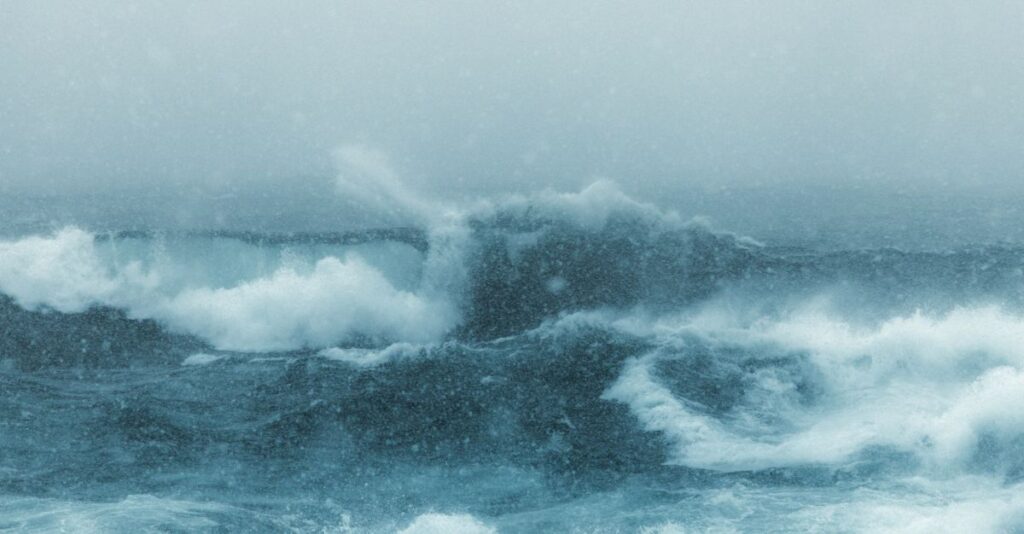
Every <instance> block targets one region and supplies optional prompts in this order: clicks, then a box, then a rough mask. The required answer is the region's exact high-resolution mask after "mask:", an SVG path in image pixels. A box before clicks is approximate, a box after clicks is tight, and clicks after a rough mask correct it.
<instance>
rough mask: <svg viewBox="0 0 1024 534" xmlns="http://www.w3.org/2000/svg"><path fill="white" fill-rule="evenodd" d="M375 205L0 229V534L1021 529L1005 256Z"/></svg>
mask: <svg viewBox="0 0 1024 534" xmlns="http://www.w3.org/2000/svg"><path fill="white" fill-rule="evenodd" d="M391 193H395V191H391ZM367 198H370V197H367ZM374 198H378V199H380V198H381V197H379V196H378V197H374ZM386 200H388V201H389V202H395V203H398V204H400V205H401V208H402V209H403V210H405V211H407V212H414V213H417V214H418V216H417V217H414V218H412V219H410V220H411V221H413V222H412V223H410V224H408V225H405V226H395V227H382V228H377V227H367V228H355V229H346V230H338V231H329V230H324V231H302V232H296V231H277V232H275V231H273V229H271V230H267V229H265V228H261V229H258V230H246V229H236V230H223V229H216V230H203V229H190V230H161V229H152V228H141V229H140V228H95V227H93V228H90V227H88V226H87V225H57V226H52V225H51V226H50V227H45V226H46V225H45V224H44V225H43V226H44V227H35V226H34V227H28V226H26V227H21V228H18V227H15V226H10V225H8V227H7V228H6V229H5V234H4V236H3V238H2V239H0V391H2V394H0V531H3V532H126V533H134V532H403V533H426V532H437V533H441V532H445V533H447V532H452V533H458V532H465V533H494V532H500V533H516V532H645V533H666V534H667V533H679V532H761V531H765V532H830V533H831V532H921V533H931V532H979V533H980V532H1019V531H1022V530H1024V343H1022V340H1024V315H1022V312H1024V247H1021V246H1018V245H1011V244H1004V245H1000V244H985V245H971V244H964V245H962V246H960V245H958V246H956V247H947V248H942V249H938V248H934V247H933V248H927V247H925V248H920V249H909V248H898V247H859V246H857V247H848V246H842V244H841V243H829V242H827V240H822V241H819V242H818V243H816V244H813V245H807V244H804V245H797V244H791V243H790V244H785V243H778V242H773V241H772V240H771V239H767V238H770V237H771V236H767V238H766V236H757V235H755V236H745V235H742V234H738V233H734V232H730V231H729V229H728V228H719V227H717V226H716V225H714V224H711V223H708V222H706V221H703V220H701V219H694V218H692V217H691V216H690V215H688V214H680V213H678V212H675V211H670V210H665V209H661V208H658V207H655V206H654V205H651V204H647V203H644V202H640V201H637V200H634V199H632V198H630V197H629V196H627V195H626V194H624V193H622V192H620V190H619V189H618V188H617V187H616V186H614V185H613V184H611V183H609V182H598V183H595V184H594V185H592V186H590V187H587V188H585V189H583V190H582V191H579V192H575V193H555V192H551V191H546V192H539V193H531V194H522V195H507V196H504V197H501V198H496V199H492V200H488V201H481V202H476V203H472V204H471V205H465V206H460V207H459V208H458V209H454V208H446V207H439V206H433V205H424V204H421V203H419V202H418V201H417V199H414V198H412V199H410V198H402V197H401V195H397V194H392V195H391V196H390V197H387V199H386ZM12 224H13V223H12Z"/></svg>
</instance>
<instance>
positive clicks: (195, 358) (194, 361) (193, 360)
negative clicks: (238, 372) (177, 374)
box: [181, 352, 225, 366]
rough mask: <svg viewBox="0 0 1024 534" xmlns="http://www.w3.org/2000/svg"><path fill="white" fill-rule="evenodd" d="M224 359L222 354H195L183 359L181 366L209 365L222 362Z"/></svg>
mask: <svg viewBox="0 0 1024 534" xmlns="http://www.w3.org/2000/svg"><path fill="white" fill-rule="evenodd" d="M224 358H225V356H224V355H222V354H207V353H205V352H197V353H195V354H193V355H191V356H189V357H188V358H185V360H184V361H183V362H181V365H190V366H194V365H209V364H211V363H213V362H216V361H219V360H223V359H224Z"/></svg>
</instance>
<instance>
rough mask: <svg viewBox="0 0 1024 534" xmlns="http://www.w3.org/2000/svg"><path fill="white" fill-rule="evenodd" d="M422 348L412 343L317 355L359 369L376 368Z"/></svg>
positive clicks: (325, 351)
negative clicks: (378, 348)
mask: <svg viewBox="0 0 1024 534" xmlns="http://www.w3.org/2000/svg"><path fill="white" fill-rule="evenodd" d="M419 348H420V347H419V346H418V345H413V344H411V343H394V344H391V345H389V346H387V347H386V348H384V349H380V350H376V349H360V348H345V349H343V348H338V347H331V348H328V349H324V350H321V351H320V352H319V353H317V354H318V355H319V356H320V357H322V358H327V359H329V360H335V361H339V362H346V363H351V364H353V365H356V366H359V367H374V366H376V365H380V364H382V363H386V362H389V361H391V360H393V359H395V358H398V357H401V356H402V355H405V354H410V353H415V352H416V351H417V350H418V349H419Z"/></svg>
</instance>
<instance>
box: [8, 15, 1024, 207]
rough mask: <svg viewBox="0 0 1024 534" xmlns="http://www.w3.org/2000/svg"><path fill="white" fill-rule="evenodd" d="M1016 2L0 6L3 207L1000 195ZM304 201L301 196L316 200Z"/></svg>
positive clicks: (1020, 66) (1015, 102) (1010, 175)
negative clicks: (104, 201)
mask: <svg viewBox="0 0 1024 534" xmlns="http://www.w3.org/2000/svg"><path fill="white" fill-rule="evenodd" d="M1022 27H1024V3H1020V2H1001V1H994V0H981V1H972V2H950V1H931V2H923V1H922V2H915V1H907V2H888V1H886V2H881V1H856V2H852V1H849V2H847V1H832V2H820V1H806V2H804V1H793V0H783V1H778V2H758V1H740V2H718V1H701V2H683V1H679V2H656V1H646V2H582V1H572V2H550V1H543V2H540V1H538V2H515V3H512V2H469V1H467V2H423V3H414V2H388V1H379V0H374V1H365V2H327V1H316V0H310V1H304V2H243V1H221V2H188V1H176V2H155V1H154V2H145V1H112V0H111V1H104V0H99V1H90V2H74V1H35V0H31V1H30V0H24V1H19V0H0V191H8V192H9V193H10V192H20V191H28V192H32V193H52V192H60V191H76V190H77V189H78V188H86V189H99V190H109V189H124V188H129V189H135V188H143V189H146V190H169V191H189V190H193V189H196V188H199V189H201V190H203V191H207V192H208V191H218V190H222V189H235V190H237V189H239V188H244V189H249V188H256V189H258V188H265V189H266V190H268V191H275V190H279V189H278V188H280V187H283V186H284V184H287V186H288V187H289V188H301V187H320V184H321V182H322V180H324V179H325V178H327V177H329V176H330V175H331V174H332V173H333V170H332V156H331V154H332V151H333V150H334V149H335V148H336V147H338V146H339V145H344V144H349V143H359V144H363V145H368V146H372V147H376V148H378V149H380V150H382V151H384V152H386V153H388V154H389V156H390V158H391V160H392V161H393V162H394V164H395V166H396V167H398V170H399V171H400V172H401V174H402V175H403V176H405V177H406V178H407V179H408V180H409V181H411V182H412V183H413V184H414V185H415V186H417V187H418V188H420V189H422V190H424V191H428V192H434V193H435V194H452V195H460V194H468V195H472V194H481V193H488V192H492V191H509V190H529V189H536V188H539V187H543V186H546V185H552V186H554V187H556V188H563V189H569V188H576V187H578V186H579V185H580V184H583V183H586V182H589V181H591V180H592V179H593V178H594V177H595V176H601V177H607V178H611V179H613V180H616V181H618V182H619V183H620V184H622V185H623V187H624V188H625V189H626V190H628V191H630V192H633V193H637V194H639V195H640V196H642V197H646V198H649V199H664V198H671V197H673V196H678V195H681V194H685V193H686V192H687V191H692V190H694V189H695V188H697V189H707V188H712V189H713V188H716V187H719V186H739V187H747V186H757V185H760V186H765V185H773V184H780V183H783V184H784V183H788V184H812V183H813V184H850V183H854V184H867V185H868V186H870V187H872V188H876V187H895V188H896V189H898V190H905V189H907V188H911V189H913V190H918V189H921V188H934V187H940V188H961V187H968V188H978V187H979V186H980V187H985V188H989V187H998V188H1004V187H1005V188H1009V187H1013V188H1014V190H1019V189H1018V188H1017V187H1016V186H1017V184H1019V183H1020V182H1022V181H1024V180H1021V170H1022V169H1024V151H1022V150H1021V147H1022V146H1024V31H1021V28H1022ZM311 184H315V185H311Z"/></svg>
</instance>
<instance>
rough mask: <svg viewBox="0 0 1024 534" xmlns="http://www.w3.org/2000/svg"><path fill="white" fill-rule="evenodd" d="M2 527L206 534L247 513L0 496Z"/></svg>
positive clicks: (154, 500)
mask: <svg viewBox="0 0 1024 534" xmlns="http://www.w3.org/2000/svg"><path fill="white" fill-rule="evenodd" d="M0 509H2V510H3V513H2V514H0V515H2V517H0V524H2V525H3V526H4V527H7V528H12V529H13V530H15V531H17V532H23V533H38V534H42V533H50V532H75V533H82V534H89V533H94V532H95V533H102V532H157V531H202V530H210V529H216V528H218V527H219V526H221V525H220V524H219V522H218V519H222V518H224V517H226V516H228V515H229V514H232V513H237V514H240V513H241V511H240V510H237V509H235V508H233V507H231V506H227V505H222V504H217V503H203V502H192V501H185V500H175V499H162V498H158V497H153V496H149V495H131V496H128V497H126V498H124V499H123V500H121V501H117V502H109V503H107V502H95V503H94V502H75V501H58V500H51V499H35V498H24V497H23V498H11V497H0Z"/></svg>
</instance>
